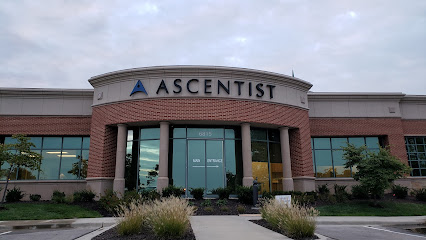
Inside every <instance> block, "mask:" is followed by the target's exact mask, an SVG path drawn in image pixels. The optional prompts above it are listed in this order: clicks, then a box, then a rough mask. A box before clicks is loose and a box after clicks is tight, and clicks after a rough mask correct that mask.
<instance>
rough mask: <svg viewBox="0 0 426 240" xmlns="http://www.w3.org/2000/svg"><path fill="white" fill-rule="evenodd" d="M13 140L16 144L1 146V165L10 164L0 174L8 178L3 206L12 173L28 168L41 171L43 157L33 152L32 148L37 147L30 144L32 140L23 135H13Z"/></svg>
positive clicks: (2, 201)
mask: <svg viewBox="0 0 426 240" xmlns="http://www.w3.org/2000/svg"><path fill="white" fill-rule="evenodd" d="M12 138H13V139H16V143H12V144H0V164H1V165H3V164H4V163H8V164H9V168H8V169H2V171H1V172H0V174H1V176H6V185H5V187H4V192H3V197H2V200H1V204H3V203H4V199H5V196H6V191H7V186H8V185H9V179H10V175H11V174H12V172H14V171H15V170H17V169H18V168H28V169H31V170H37V169H40V162H41V155H40V154H39V153H36V152H33V151H31V147H35V145H34V143H32V142H30V138H29V137H26V136H25V135H22V134H17V135H13V136H12ZM13 150H16V151H13Z"/></svg>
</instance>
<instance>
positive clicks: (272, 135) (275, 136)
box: [268, 129, 280, 142]
mask: <svg viewBox="0 0 426 240" xmlns="http://www.w3.org/2000/svg"><path fill="white" fill-rule="evenodd" d="M268 139H269V141H274V142H279V141H280V131H278V130H276V129H268Z"/></svg>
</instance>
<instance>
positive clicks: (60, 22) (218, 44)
mask: <svg viewBox="0 0 426 240" xmlns="http://www.w3.org/2000/svg"><path fill="white" fill-rule="evenodd" d="M158 65H219V66H233V67H244V68H253V69H259V70H266V71H272V72H277V73H282V74H286V75H291V71H292V69H293V70H294V73H295V77H298V78H301V79H303V80H306V81H308V82H311V83H312V84H313V85H314V86H313V87H312V89H311V90H312V91H316V92H336V91H342V92H404V93H406V94H421V95H426V1H425V0H410V1H407V0H399V1H396V0H382V1H380V0H353V1H340V0H335V1H314V0H312V1H303V0H283V1H273V0H270V1H260V0H259V1H248V0H240V1H231V0H224V1H195V0H194V1H183V0H179V1H172V0H170V1H105V0H102V1H93V0H90V1H89V0H88V1H78V0H69V1H59V0H54V1H44V0H43V1H41V0H40V1H33V0H31V1H19V0H10V1H6V0H2V1H0V87H19V88H91V86H90V84H89V83H88V82H87V80H88V79H89V78H90V77H92V76H95V75H99V74H102V73H106V72H111V71H116V70H120V69H127V68H135V67H147V66H158Z"/></svg>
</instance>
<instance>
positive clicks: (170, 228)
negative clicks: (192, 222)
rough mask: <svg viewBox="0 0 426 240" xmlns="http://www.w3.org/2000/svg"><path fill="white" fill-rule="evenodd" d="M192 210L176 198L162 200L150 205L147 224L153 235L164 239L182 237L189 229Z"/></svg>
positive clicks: (184, 201) (182, 200) (184, 202)
mask: <svg viewBox="0 0 426 240" xmlns="http://www.w3.org/2000/svg"><path fill="white" fill-rule="evenodd" d="M193 214H194V208H193V207H191V206H189V205H188V201H187V200H185V199H180V198H178V197H174V196H172V197H170V198H163V199H161V200H156V201H154V202H153V203H152V204H150V214H148V219H147V220H148V222H149V225H150V227H151V228H152V230H153V231H154V233H155V235H156V236H157V237H159V238H164V239H176V238H179V237H182V236H183V235H184V234H185V233H186V232H187V231H188V228H189V218H190V216H191V215H193Z"/></svg>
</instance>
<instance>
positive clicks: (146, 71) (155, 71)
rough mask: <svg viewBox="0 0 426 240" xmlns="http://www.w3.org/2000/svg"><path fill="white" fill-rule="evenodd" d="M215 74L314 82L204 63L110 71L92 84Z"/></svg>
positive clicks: (302, 83) (303, 85)
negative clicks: (117, 80)
mask: <svg viewBox="0 0 426 240" xmlns="http://www.w3.org/2000/svg"><path fill="white" fill-rule="evenodd" d="M209 74H215V75H217V76H220V75H223V76H224V77H228V78H229V77H230V76H232V77H243V78H244V77H255V78H261V79H265V80H275V81H277V80H278V81H282V82H283V83H287V84H290V85H293V86H295V87H298V88H301V89H304V90H305V91H308V90H309V89H310V88H311V87H312V84H311V83H309V82H307V81H304V80H301V79H298V78H294V77H290V76H287V75H284V74H279V73H273V72H268V71H261V70H255V69H248V68H237V67H224V66H202V65H177V66H154V67H142V68H131V69H125V70H119V71H114V72H109V73H105V74H101V75H97V76H94V77H91V78H90V79H89V82H90V84H92V86H93V87H98V86H103V85H106V84H109V83H112V82H115V81H116V79H117V78H121V77H129V76H134V75H139V76H140V75H146V76H147V77H157V76H173V77H198V76H200V77H203V76H205V75H209Z"/></svg>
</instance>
